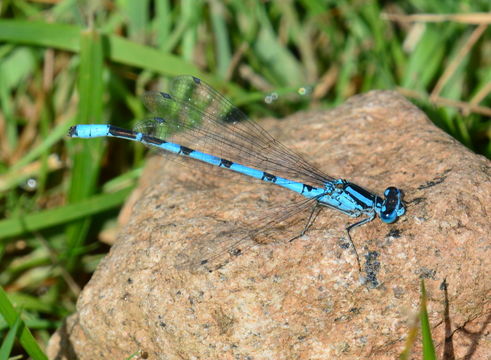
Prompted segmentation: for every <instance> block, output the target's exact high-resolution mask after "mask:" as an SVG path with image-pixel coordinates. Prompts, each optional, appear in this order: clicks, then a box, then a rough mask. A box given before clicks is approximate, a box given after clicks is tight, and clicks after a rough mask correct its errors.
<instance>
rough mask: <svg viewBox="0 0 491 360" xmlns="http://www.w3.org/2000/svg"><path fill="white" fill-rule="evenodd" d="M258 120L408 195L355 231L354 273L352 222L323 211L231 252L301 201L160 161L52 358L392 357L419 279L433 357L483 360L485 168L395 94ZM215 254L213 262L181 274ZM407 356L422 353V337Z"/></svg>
mask: <svg viewBox="0 0 491 360" xmlns="http://www.w3.org/2000/svg"><path fill="white" fill-rule="evenodd" d="M262 125H263V126H264V127H265V128H267V129H268V130H270V132H271V133H272V134H273V136H275V137H276V138H277V139H279V140H280V141H282V142H283V143H284V144H285V145H287V146H288V147H290V148H291V149H294V150H296V151H298V152H301V153H302V154H306V155H308V157H307V156H305V157H306V158H307V159H308V160H309V161H311V162H312V163H313V164H314V165H316V166H318V167H319V168H320V169H323V170H325V172H326V173H328V174H330V175H331V176H335V177H342V178H345V179H348V180H350V181H353V182H355V183H356V184H359V185H361V186H364V187H366V188H368V189H373V190H375V191H376V192H377V193H379V194H382V192H383V191H384V189H385V188H386V187H387V186H389V185H394V186H397V187H399V188H401V189H403V190H404V192H405V201H406V203H407V213H406V215H404V216H403V217H401V218H400V219H399V221H397V222H396V223H394V224H390V225H387V224H384V223H382V222H380V221H379V220H378V219H375V220H374V221H372V222H371V223H369V224H366V225H364V226H362V227H359V228H356V229H354V230H353V231H352V233H351V236H352V239H353V242H354V243H355V244H356V246H357V249H358V253H359V254H360V260H361V265H362V274H360V273H359V271H358V268H357V264H356V257H355V255H354V251H353V248H352V247H350V246H349V243H348V242H347V241H346V232H345V231H344V228H345V227H346V226H347V225H348V224H350V223H353V222H354V221H355V220H353V219H351V218H349V217H347V216H345V215H343V214H341V213H339V212H337V211H334V210H331V209H322V211H321V212H320V214H319V216H317V218H316V220H315V222H314V224H313V225H312V227H311V228H310V229H309V231H308V232H307V233H306V234H305V235H304V236H302V237H300V238H298V239H296V240H294V241H292V242H288V241H287V240H288V239H289V238H290V237H289V236H290V234H291V233H293V232H294V231H292V228H293V229H296V231H297V230H298V229H301V226H300V227H298V226H294V225H295V224H287V226H285V227H284V228H283V229H276V228H275V231H272V232H271V233H267V234H263V235H264V236H261V239H255V240H257V241H259V243H257V242H254V241H252V240H250V239H247V240H245V241H244V242H242V243H241V244H240V246H239V247H240V249H241V252H240V254H239V253H237V252H236V253H235V254H231V255H229V254H228V253H227V251H226V250H227V249H229V247H230V244H231V242H230V241H234V240H237V239H242V237H241V236H244V235H247V234H248V231H249V232H250V230H251V229H250V228H248V226H259V223H258V219H260V218H261V216H260V215H258V214H266V218H264V217H263V218H262V219H263V221H265V220H268V219H274V218H275V217H277V216H279V214H281V213H280V212H279V211H278V209H277V208H275V207H277V206H278V204H288V203H289V202H290V201H292V200H299V199H301V197H299V196H297V195H295V194H289V192H288V191H287V190H284V189H281V188H278V187H276V186H274V185H268V184H259V183H257V182H251V181H248V180H244V178H242V177H240V176H239V175H232V174H230V172H229V171H227V170H225V169H217V168H213V169H206V170H204V171H203V170H202V169H196V168H195V166H194V165H191V166H189V164H188V166H182V164H176V163H175V162H174V161H169V160H168V159H167V160H166V159H165V158H163V157H155V158H152V159H151V160H150V161H149V163H148V166H147V168H146V170H145V173H144V175H143V176H142V181H141V185H140V188H139V189H138V191H139V192H140V194H141V197H140V198H139V200H137V201H136V202H135V203H134V205H133V206H132V212H131V216H130V220H129V222H128V224H127V225H126V226H125V227H124V229H123V230H122V231H121V233H120V235H119V238H118V241H117V242H116V244H115V245H114V246H113V247H112V248H111V251H110V253H109V254H108V255H107V257H106V258H105V259H104V260H103V261H102V262H101V263H100V265H99V267H98V269H97V271H96V272H95V274H94V276H93V277H92V279H91V281H90V282H89V284H88V285H87V286H86V287H85V289H84V290H83V292H82V294H81V296H80V298H79V300H78V303H77V312H76V313H75V314H73V315H72V316H70V317H69V318H68V319H67V320H66V323H65V324H64V325H63V327H62V328H61V329H59V330H58V332H57V333H56V334H55V335H54V336H53V338H52V339H51V341H50V346H49V355H50V357H51V358H52V359H73V358H75V356H76V358H77V359H80V360H83V359H123V358H127V357H129V356H130V355H131V354H133V353H135V352H139V354H140V355H139V356H140V357H139V358H148V359H370V358H372V359H394V358H397V357H398V355H399V354H400V353H401V352H402V350H403V348H404V344H405V341H406V338H407V336H408V332H409V327H410V324H411V323H412V322H413V321H414V319H415V317H416V316H417V312H418V306H419V302H420V279H424V280H425V284H426V288H427V291H428V311H429V317H430V323H431V326H432V331H433V340H434V342H435V346H436V350H437V352H438V354H439V357H441V355H442V354H443V352H444V351H445V352H446V354H453V356H454V357H455V358H457V359H459V358H470V357H471V356H472V359H474V360H476V359H489V357H488V356H489V354H490V353H491V343H490V341H489V337H488V338H486V337H485V336H486V334H489V331H490V327H489V326H490V325H489V323H490V321H489V320H490V315H489V314H490V310H491V305H490V289H491V286H490V285H491V282H490V276H489V269H490V268H491V242H490V235H489V234H490V233H491V222H490V221H489V217H490V214H491V206H490V202H491V201H490V200H491V185H490V184H491V182H490V180H491V171H490V169H491V167H490V162H489V160H487V159H485V158H484V157H482V156H479V155H476V154H474V153H472V152H471V151H469V150H468V149H466V148H465V147H464V146H462V145H461V144H459V143H458V142H457V141H456V140H454V139H453V138H451V137H450V136H449V135H447V134H445V133H444V132H442V131H441V130H439V129H438V128H436V127H435V126H434V125H433V124H432V123H431V122H430V121H429V120H428V119H427V117H426V116H425V115H424V114H423V113H422V112H421V111H420V110H418V109H417V108H416V107H415V106H413V105H412V104H410V103H409V102H408V101H407V100H405V99H404V98H403V97H401V96H400V95H398V94H396V93H394V92H386V91H374V92H370V93H368V94H365V95H361V96H356V97H354V98H352V99H350V100H349V101H348V102H346V103H345V104H344V105H342V106H340V107H338V108H336V109H333V110H330V111H317V112H304V113H299V114H297V115H294V116H291V117H289V118H288V119H285V120H283V121H281V122H280V121H273V120H269V121H265V122H263V123H262ZM114 141H117V140H114ZM271 207H273V208H275V209H274V210H273V211H268V210H267V209H268V208H271ZM306 214H307V215H306V216H308V210H306ZM304 219H305V216H304ZM299 224H304V222H299ZM289 225H292V228H290V227H289ZM273 240H275V241H273ZM276 240H278V241H276ZM280 240H283V241H280ZM217 251H218V253H220V251H221V253H220V254H223V256H220V257H217V258H216V259H213V260H214V261H213V263H211V262H210V264H205V266H201V267H200V266H194V265H192V266H182V265H183V264H185V265H187V264H191V263H192V262H190V259H198V258H199V256H200V255H199V254H200V252H203V253H208V252H209V253H212V254H213V253H216V252H217ZM207 268H208V270H212V271H211V272H210V271H207ZM360 278H361V280H363V281H360ZM444 281H445V283H446V284H447V287H446V289H447V290H446V291H443V290H441V289H440V287H441V284H442V283H443V282H444ZM446 310H447V311H446ZM419 338H420V337H419V336H418V339H419ZM413 354H414V355H415V356H416V358H420V357H421V355H420V354H421V346H420V340H418V341H417V343H416V346H415V349H413ZM136 358H138V357H136ZM449 358H450V357H449Z"/></svg>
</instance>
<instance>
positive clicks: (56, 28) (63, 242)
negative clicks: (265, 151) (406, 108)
mask: <svg viewBox="0 0 491 360" xmlns="http://www.w3.org/2000/svg"><path fill="white" fill-rule="evenodd" d="M490 7H491V3H490V2H489V0H467V1H446V0H435V1H426V0H408V1H387V2H377V1H356V0H355V1H348V0H344V1H343V0H340V1H332V0H299V1H293V0H284V1H266V0H209V1H197V0H181V1H177V0H176V1H170V0H159V1H150V0H139V1H131V0H119V1H76V0H10V1H9V0H3V1H0V259H1V260H0V286H1V287H0V334H2V338H4V339H5V340H4V341H3V346H4V347H5V348H7V350H6V353H7V354H8V353H10V354H19V353H22V352H23V351H25V352H27V353H29V355H31V356H32V357H33V358H43V356H44V355H43V353H42V350H41V349H42V348H43V347H44V346H45V344H46V342H47V340H48V339H49V337H50V335H51V334H52V333H53V331H54V330H55V329H56V328H57V327H58V326H59V325H60V321H61V320H62V319H63V318H64V317H65V316H67V315H68V314H70V313H71V312H73V311H74V310H75V301H76V299H77V296H78V294H79V292H80V289H81V288H82V287H83V286H84V284H85V283H86V282H87V281H88V279H89V278H90V276H91V273H92V272H93V271H94V269H95V267H96V265H97V263H98V262H99V260H100V259H101V257H102V256H104V254H105V253H106V251H107V250H108V248H109V245H108V244H110V243H111V242H112V241H113V240H114V233H115V231H114V229H115V227H116V222H117V215H118V209H119V208H120V207H121V205H122V203H123V202H124V200H125V199H126V198H127V196H128V195H129V194H130V192H131V190H132V189H133V188H134V186H135V183H136V181H137V179H138V176H139V174H140V172H141V167H142V166H143V164H144V152H145V150H144V149H143V147H142V146H139V145H138V144H132V143H129V142H119V141H110V142H107V141H104V140H101V139H94V140H91V141H70V139H67V138H66V133H67V129H68V127H69V126H70V125H73V124H76V123H112V124H117V125H121V126H126V127H128V126H129V127H131V123H133V122H134V121H137V120H138V119H141V118H142V116H143V114H144V109H143V107H142V104H141V102H140V101H139V96H140V95H141V94H142V92H143V91H145V90H146V89H149V88H162V89H165V87H166V82H167V81H168V79H169V77H170V76H173V75H179V74H193V75H196V76H198V77H201V78H203V79H204V80H206V81H207V82H209V83H210V84H212V85H213V86H215V87H217V88H218V89H219V90H220V91H222V92H223V93H225V94H227V96H229V97H231V98H232V100H233V101H234V102H235V103H236V104H238V105H240V106H241V107H242V108H244V109H245V110H246V111H247V112H248V113H249V115H250V116H251V117H253V118H260V117H261V116H265V115H272V116H277V117H282V116H285V115H287V114H290V113H293V112H295V111H298V110H301V109H307V108H314V107H315V108H327V107H332V106H335V105H337V104H340V103H342V102H343V101H344V100H345V99H346V98H348V97H349V96H352V95H354V94H358V93H361V92H365V91H368V90H371V89H393V90H397V91H399V92H401V93H402V94H403V95H405V96H407V97H408V98H409V99H411V100H412V101H414V102H415V103H416V104H417V105H418V106H420V107H421V108H422V109H423V110H424V111H425V112H426V113H427V114H428V115H429V116H430V117H431V119H432V120H433V121H434V122H435V124H436V125H437V126H439V127H441V128H442V129H444V130H445V131H447V132H448V133H449V134H451V135H452V136H453V137H455V138H457V139H458V140H459V141H461V142H462V143H463V144H465V146H467V147H469V148H470V149H472V150H473V151H475V152H478V153H480V154H483V155H485V156H487V157H488V158H489V157H491V126H490V123H491V122H490V116H491V96H490V92H491V41H489V40H490V38H491V31H490V29H489V26H488V25H489V24H490V22H491V13H489V11H490ZM75 143H76V146H75ZM96 215H97V216H96ZM2 288H3V290H2ZM4 290H6V292H4ZM6 293H8V295H6ZM12 304H15V306H16V309H15V310H14V308H13V307H12ZM20 313H21V314H22V316H21V318H22V320H23V322H21V321H20V320H19V316H18V314H20ZM23 324H25V325H27V328H26V327H23V326H22V325H23ZM9 325H10V328H15V331H17V332H18V336H19V338H20V341H19V342H18V343H16V344H17V345H15V346H17V348H14V349H16V350H9V349H12V344H13V343H14V341H13V335H12V334H14V335H15V331H12V330H11V331H10V332H9ZM14 325H15V326H14ZM19 329H20V330H19ZM28 329H30V331H29V330H28ZM9 339H12V341H10V340H9ZM37 344H39V346H40V347H41V349H40V348H39V346H38V345H37ZM0 359H2V349H0Z"/></svg>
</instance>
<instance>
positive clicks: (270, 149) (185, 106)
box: [135, 76, 333, 187]
mask: <svg viewBox="0 0 491 360" xmlns="http://www.w3.org/2000/svg"><path fill="white" fill-rule="evenodd" d="M143 101H144V103H145V105H146V107H147V108H148V109H149V110H150V112H151V113H152V117H151V118H149V119H147V120H145V121H142V122H140V123H139V124H137V126H136V127H135V130H136V131H139V132H142V133H145V134H148V135H152V136H155V137H158V138H161V139H167V140H168V141H173V142H176V143H178V144H180V145H183V146H186V147H189V148H191V149H194V150H198V151H201V152H205V153H208V154H211V155H215V156H218V157H221V158H224V159H226V160H229V161H232V162H236V163H239V164H242V165H246V166H250V167H253V168H255V169H258V170H262V171H265V172H268V173H271V174H274V175H276V176H281V177H283V178H287V179H290V180H294V181H299V182H302V183H305V184H308V185H312V186H317V187H320V186H323V185H324V183H325V182H326V181H329V180H333V178H332V177H330V176H329V175H326V174H324V173H323V172H321V171H320V170H318V169H317V168H316V167H314V166H313V165H311V164H310V163H308V162H307V161H305V160H304V159H303V158H302V157H301V156H300V155H299V154H297V153H296V152H294V151H292V150H289V149H288V148H286V147H285V146H284V145H283V144H281V143H280V142H278V141H277V140H275V139H274V138H273V137H272V136H271V135H270V134H269V133H268V132H266V130H264V129H263V128H262V127H261V126H259V125H258V124H256V123H255V122H253V121H252V120H250V119H249V118H248V117H247V116H246V115H245V114H244V113H243V112H242V111H240V110H239V109H238V108H236V107H235V106H234V105H232V103H231V102H230V101H229V100H227V99H226V98H225V97H223V96H222V95H221V94H220V93H219V92H217V91H216V90H214V89H213V88H211V87H210V86H209V85H207V84H206V83H204V82H203V81H201V80H199V79H197V78H195V77H192V76H180V77H177V78H174V79H173V81H172V83H171V90H170V94H167V93H160V92H148V93H146V94H145V95H144V98H143Z"/></svg>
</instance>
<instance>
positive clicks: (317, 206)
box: [288, 201, 321, 242]
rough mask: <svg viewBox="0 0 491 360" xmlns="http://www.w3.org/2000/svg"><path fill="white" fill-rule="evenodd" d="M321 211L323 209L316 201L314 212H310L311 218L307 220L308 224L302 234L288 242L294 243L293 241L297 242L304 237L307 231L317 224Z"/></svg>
mask: <svg viewBox="0 0 491 360" xmlns="http://www.w3.org/2000/svg"><path fill="white" fill-rule="evenodd" d="M320 211H321V207H320V206H319V203H318V202H317V201H316V202H315V204H314V206H312V211H311V212H310V215H309V218H308V219H307V222H306V223H305V226H304V228H303V230H302V231H301V232H300V234H298V235H296V236H294V237H292V238H291V239H290V240H288V242H292V241H293V240H296V239H298V238H299V237H302V236H303V235H304V234H305V233H306V232H307V230H308V229H309V228H310V227H311V226H312V224H313V223H314V222H315V219H317V216H318V215H319V213H320ZM314 214H315V215H314Z"/></svg>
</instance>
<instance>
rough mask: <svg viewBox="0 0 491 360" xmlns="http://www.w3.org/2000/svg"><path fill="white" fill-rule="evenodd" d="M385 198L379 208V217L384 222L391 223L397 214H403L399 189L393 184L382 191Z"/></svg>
mask: <svg viewBox="0 0 491 360" xmlns="http://www.w3.org/2000/svg"><path fill="white" fill-rule="evenodd" d="M384 195H385V200H384V201H383V204H382V208H381V209H380V219H381V220H382V221H383V222H386V223H389V224H390V223H393V222H394V221H396V220H397V217H398V216H401V215H402V214H404V212H405V209H404V206H403V205H402V202H401V197H402V194H401V191H400V190H399V189H397V188H395V187H393V186H390V187H388V188H387V189H385V191H384Z"/></svg>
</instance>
